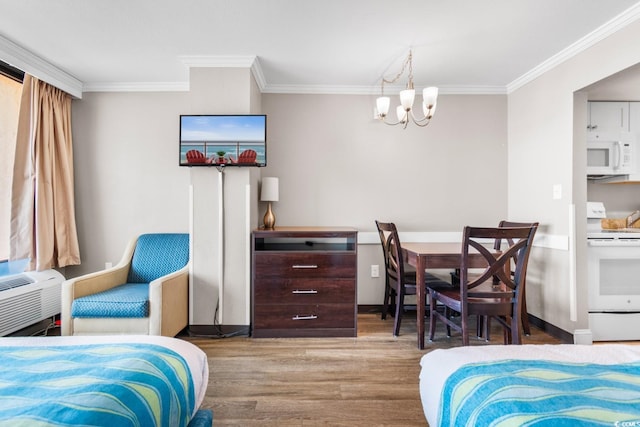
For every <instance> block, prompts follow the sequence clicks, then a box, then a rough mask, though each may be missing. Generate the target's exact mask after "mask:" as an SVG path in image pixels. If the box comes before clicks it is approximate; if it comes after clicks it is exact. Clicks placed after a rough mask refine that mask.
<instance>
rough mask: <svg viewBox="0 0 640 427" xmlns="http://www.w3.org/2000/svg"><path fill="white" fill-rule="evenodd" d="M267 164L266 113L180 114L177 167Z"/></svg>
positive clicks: (257, 165)
mask: <svg viewBox="0 0 640 427" xmlns="http://www.w3.org/2000/svg"><path fill="white" fill-rule="evenodd" d="M266 165H267V116H266V115H264V114H245V115H239V114H237V115H181V116H180V166H255V167H263V166H266Z"/></svg>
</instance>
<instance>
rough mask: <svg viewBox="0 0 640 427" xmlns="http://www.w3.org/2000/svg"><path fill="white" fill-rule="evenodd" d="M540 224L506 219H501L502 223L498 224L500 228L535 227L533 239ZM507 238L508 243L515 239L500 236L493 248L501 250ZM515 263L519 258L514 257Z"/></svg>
mask: <svg viewBox="0 0 640 427" xmlns="http://www.w3.org/2000/svg"><path fill="white" fill-rule="evenodd" d="M538 224H539V223H537V222H513V221H506V220H502V221H500V224H498V227H499V228H505V227H506V228H509V227H532V228H533V236H532V237H531V238H532V239H533V238H534V237H535V234H536V231H537V230H538ZM503 240H506V242H507V244H508V245H511V244H513V239H511V240H510V239H508V238H500V239H496V240H495V243H494V245H493V248H494V249H495V250H500V249H501V246H502V244H503V243H502V241H503ZM512 259H513V262H514V265H515V263H516V262H517V258H512Z"/></svg>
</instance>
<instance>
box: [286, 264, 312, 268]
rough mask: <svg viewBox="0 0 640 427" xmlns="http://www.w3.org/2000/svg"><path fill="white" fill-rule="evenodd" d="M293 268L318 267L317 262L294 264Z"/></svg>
mask: <svg viewBox="0 0 640 427" xmlns="http://www.w3.org/2000/svg"><path fill="white" fill-rule="evenodd" d="M291 268H318V266H317V265H315V264H294V265H292V266H291Z"/></svg>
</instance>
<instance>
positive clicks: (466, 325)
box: [460, 314, 469, 346]
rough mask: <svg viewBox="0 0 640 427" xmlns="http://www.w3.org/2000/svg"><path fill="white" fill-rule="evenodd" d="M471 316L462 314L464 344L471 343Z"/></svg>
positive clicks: (461, 323) (461, 324)
mask: <svg viewBox="0 0 640 427" xmlns="http://www.w3.org/2000/svg"><path fill="white" fill-rule="evenodd" d="M468 318H469V316H463V315H462V314H460V326H461V327H462V345H464V346H467V345H469V323H468Z"/></svg>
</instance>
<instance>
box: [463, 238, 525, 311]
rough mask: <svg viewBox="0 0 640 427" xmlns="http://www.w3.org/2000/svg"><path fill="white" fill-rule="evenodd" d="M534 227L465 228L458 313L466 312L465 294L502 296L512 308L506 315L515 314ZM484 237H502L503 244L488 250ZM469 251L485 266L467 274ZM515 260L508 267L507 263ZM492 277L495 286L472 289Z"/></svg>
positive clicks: (475, 296) (490, 296)
mask: <svg viewBox="0 0 640 427" xmlns="http://www.w3.org/2000/svg"><path fill="white" fill-rule="evenodd" d="M536 228H537V226H535V225H534V226H529V227H497V228H486V227H469V226H467V227H465V228H464V232H463V244H462V261H461V268H460V293H461V300H462V302H463V307H462V310H463V312H462V314H463V315H466V314H467V313H466V310H465V305H466V302H467V300H468V298H469V297H473V298H504V299H508V300H509V301H510V303H512V304H513V305H514V306H513V311H512V313H510V314H509V315H513V316H516V315H517V316H519V315H520V312H521V307H522V304H521V303H522V301H521V299H520V298H519V296H520V294H521V292H522V291H523V287H524V277H525V276H526V273H527V264H528V260H529V253H530V252H531V246H532V242H533V236H534V234H535V232H536ZM487 239H491V240H494V241H501V240H505V241H506V242H507V245H506V247H501V248H500V250H498V251H497V252H496V250H494V251H491V250H489V249H488V248H487V247H486V246H484V242H486V240H487ZM472 251H477V252H479V253H480V254H481V255H482V256H483V257H484V259H485V261H486V267H485V268H484V270H483V271H482V272H481V273H480V274H478V273H477V271H474V273H473V275H472V277H470V276H469V269H470V262H469V254H470V253H471V252H472ZM512 261H514V262H515V266H514V268H513V270H512V268H511V263H512ZM489 280H492V281H493V283H494V284H496V283H498V282H499V285H500V286H499V288H498V287H494V288H492V289H491V290H488V291H487V290H479V291H477V290H474V288H476V287H478V286H479V285H482V284H484V283H486V282H487V281H489Z"/></svg>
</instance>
